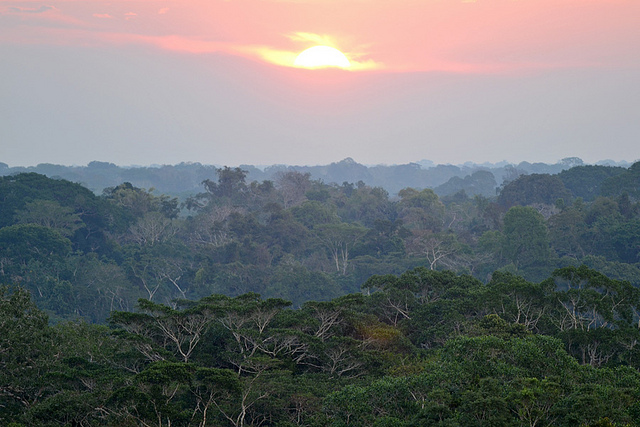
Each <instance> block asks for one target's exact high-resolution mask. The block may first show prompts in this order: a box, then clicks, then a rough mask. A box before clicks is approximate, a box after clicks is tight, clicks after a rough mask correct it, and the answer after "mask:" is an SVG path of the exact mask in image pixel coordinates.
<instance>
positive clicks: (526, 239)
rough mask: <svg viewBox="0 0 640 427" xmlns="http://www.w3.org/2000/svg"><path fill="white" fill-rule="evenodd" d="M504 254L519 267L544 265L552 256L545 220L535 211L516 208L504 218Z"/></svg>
mask: <svg viewBox="0 0 640 427" xmlns="http://www.w3.org/2000/svg"><path fill="white" fill-rule="evenodd" d="M503 254H504V256H505V257H506V258H507V259H509V260H510V261H512V262H513V263H514V264H515V265H516V266H517V267H523V268H524V267H529V266H533V265H543V264H544V263H545V262H547V260H548V259H549V256H550V250H549V237H548V232H547V226H546V224H545V222H544V218H543V217H542V215H541V214H539V213H538V212H537V211H536V210H535V209H533V208H531V207H526V206H514V207H512V208H511V209H509V210H508V211H507V213H506V214H505V216H504V241H503Z"/></svg>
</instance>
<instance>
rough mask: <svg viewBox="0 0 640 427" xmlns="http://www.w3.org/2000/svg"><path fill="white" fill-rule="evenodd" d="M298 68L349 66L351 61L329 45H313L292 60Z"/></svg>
mask: <svg viewBox="0 0 640 427" xmlns="http://www.w3.org/2000/svg"><path fill="white" fill-rule="evenodd" d="M293 66H294V67H299V68H329V67H337V68H349V67H351V63H350V62H349V60H348V59H347V57H346V56H345V55H344V53H342V52H340V51H339V50H338V49H336V48H334V47H330V46H314V47H310V48H309V49H307V50H304V51H302V52H301V53H300V54H299V55H298V56H297V57H296V60H295V61H294V62H293Z"/></svg>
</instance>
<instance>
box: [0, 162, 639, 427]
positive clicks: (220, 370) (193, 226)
mask: <svg viewBox="0 0 640 427" xmlns="http://www.w3.org/2000/svg"><path fill="white" fill-rule="evenodd" d="M213 173H214V174H212V175H211V176H209V177H204V178H203V180H202V187H201V190H200V192H199V193H198V194H193V195H191V196H190V197H185V198H183V199H182V200H179V199H178V198H176V197H174V196H170V195H169V196H168V195H164V194H156V193H155V191H154V190H152V189H145V188H139V187H136V186H134V185H132V184H130V183H129V182H124V183H118V184H117V185H113V186H111V187H108V188H105V189H104V190H103V191H102V193H101V194H100V195H96V194H95V193H94V192H92V191H90V190H89V189H87V188H86V187H83V186H81V185H79V184H75V183H72V182H70V181H66V180H63V179H51V178H47V177H46V176H43V175H40V174H36V173H21V174H15V175H7V176H4V177H1V178H0V201H1V203H2V204H1V210H0V283H2V284H3V287H2V288H1V289H2V290H1V291H0V364H1V366H2V369H1V371H0V376H1V378H0V422H2V423H4V424H7V423H9V422H13V423H15V424H14V426H19V425H77V426H91V425H122V426H129V425H154V426H165V425H166V426H168V425H174V426H176V425H203V426H204V425H216V426H220V425H233V426H241V425H255V426H257V425H264V426H268V425H279V426H288V425H317V426H325V425H326V426H328V425H333V426H341V425H377V426H409V425H443V426H453V425H464V426H470V425H500V426H502V425H530V426H535V425H567V426H569V425H581V424H582V425H593V426H595V425H637V424H638V423H640V404H638V403H637V402H638V401H640V399H639V397H640V396H638V393H640V374H639V373H638V370H637V369H638V368H639V367H640V358H639V357H640V354H639V353H638V346H637V341H638V328H639V327H640V318H639V312H638V309H640V290H639V288H638V285H640V202H639V201H640V162H639V163H636V164H633V165H631V166H630V167H629V168H623V167H619V166H603V165H600V166H585V165H582V166H576V167H572V168H568V169H563V170H562V171H561V172H559V173H556V174H546V173H531V174H518V173H514V174H513V176H512V177H511V178H512V179H505V180H504V181H503V182H502V184H501V185H500V186H499V188H498V192H497V194H496V192H495V191H494V192H493V194H496V195H495V196H494V195H491V196H489V195H488V194H489V193H487V192H486V191H475V189H478V188H480V187H482V186H485V187H490V186H492V185H493V186H494V187H495V186H496V185H497V183H496V181H495V179H494V177H493V175H492V174H491V173H490V172H487V171H476V172H473V173H472V174H470V175H468V176H466V177H464V178H457V179H453V178H452V179H449V180H448V181H447V184H448V185H450V187H451V189H450V190H447V191H438V192H436V191H435V190H437V189H429V188H411V187H407V188H402V189H400V190H399V191H398V192H397V195H395V194H394V195H393V196H390V194H389V192H388V191H387V190H386V189H384V188H382V187H380V186H371V185H369V184H367V183H365V182H364V181H357V182H348V181H345V182H343V183H342V184H326V183H325V182H324V181H323V180H320V179H313V177H312V175H311V173H309V172H304V173H303V172H300V171H296V170H286V169H285V170H281V171H279V172H278V173H277V174H275V175H274V179H273V180H262V181H257V180H253V181H249V180H248V179H247V176H248V172H247V171H246V170H244V169H241V168H228V167H224V168H219V169H215V171H213ZM490 175H491V176H490ZM482 188H484V187H482ZM440 190H441V189H440ZM444 194H446V195H444Z"/></svg>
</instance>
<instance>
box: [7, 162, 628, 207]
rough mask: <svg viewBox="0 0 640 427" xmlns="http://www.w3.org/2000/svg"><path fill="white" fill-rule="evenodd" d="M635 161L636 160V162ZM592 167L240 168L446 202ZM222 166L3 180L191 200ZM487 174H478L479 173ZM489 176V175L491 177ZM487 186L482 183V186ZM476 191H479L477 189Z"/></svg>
mask: <svg viewBox="0 0 640 427" xmlns="http://www.w3.org/2000/svg"><path fill="white" fill-rule="evenodd" d="M632 160H633V159H632ZM632 163H633V162H627V161H614V160H602V161H599V162H597V163H596V165H602V166H619V167H623V168H627V167H629V166H630V165H631V164H632ZM585 164H586V163H585V162H583V161H582V160H581V159H580V158H579V157H568V158H564V159H562V160H559V161H558V162H556V163H555V164H548V163H530V162H527V161H523V162H520V163H518V164H514V163H509V162H507V161H501V162H496V163H487V162H485V163H480V164H478V163H474V162H466V163H464V164H458V165H453V164H435V163H434V162H432V161H430V160H420V161H417V162H415V163H408V164H401V165H363V164H360V163H358V162H356V161H355V160H353V159H352V158H346V159H344V160H341V161H339V162H334V163H331V164H328V165H316V166H294V165H284V164H276V165H268V166H265V165H246V164H242V165H239V167H240V168H241V169H243V170H245V171H246V172H247V180H248V181H264V180H274V178H275V177H276V175H277V174H278V173H282V172H288V171H296V172H300V173H309V174H310V175H311V179H315V180H322V182H324V183H326V184H331V183H336V184H342V183H343V182H348V183H352V184H355V183H357V182H358V181H362V182H364V183H365V184H367V185H370V186H377V187H381V188H384V189H385V190H387V191H389V192H390V193H391V194H395V193H397V192H398V191H399V190H401V189H403V188H407V187H411V188H419V189H422V188H433V189H434V190H435V192H436V194H438V195H439V196H446V195H449V194H453V193H456V192H457V191H460V190H462V189H464V190H465V191H466V193H467V195H469V196H473V195H475V194H481V195H483V196H485V197H490V196H495V195H496V188H497V187H499V186H500V185H502V184H503V183H504V182H505V181H511V180H513V179H515V178H517V177H518V176H519V175H523V174H532V173H546V174H557V173H560V172H561V171H563V170H566V169H569V168H571V167H574V166H582V165H585ZM220 167H221V165H205V164H201V163H198V162H188V163H179V164H176V165H151V166H137V165H136V166H118V165H115V164H113V163H109V162H101V161H93V162H90V163H89V164H88V165H87V166H63V165H56V164H51V163H41V164H38V165H37V166H9V165H7V164H6V163H2V162H0V176H3V175H13V174H16V173H23V172H36V173H40V174H43V175H46V176H48V177H50V178H52V177H55V178H62V179H66V180H68V181H71V182H77V183H80V184H82V185H84V186H85V187H87V188H89V189H90V190H91V191H93V192H95V193H97V194H99V193H100V192H102V190H103V189H104V188H106V187H113V186H117V185H119V184H121V183H122V182H130V183H131V184H133V185H134V186H136V187H140V188H147V189H149V188H153V189H154V190H155V191H156V192H158V193H161V194H170V195H174V196H184V197H186V196H188V195H190V194H193V193H197V192H199V191H201V190H202V182H203V181H204V180H205V179H211V178H212V177H214V176H215V174H216V170H217V169H219V168H220ZM483 171H484V172H485V173H484V174H483V173H480V174H477V172H483ZM486 172H489V173H490V175H489V174H486ZM477 181H481V182H477ZM472 187H473V188H472Z"/></svg>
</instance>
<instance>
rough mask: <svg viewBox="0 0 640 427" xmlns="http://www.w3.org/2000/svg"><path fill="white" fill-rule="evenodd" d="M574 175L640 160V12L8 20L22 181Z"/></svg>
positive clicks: (88, 3) (372, 0)
mask: <svg viewBox="0 0 640 427" xmlns="http://www.w3.org/2000/svg"><path fill="white" fill-rule="evenodd" d="M315 45H329V46H332V47H335V48H337V49H339V50H340V51H342V52H343V53H344V54H345V55H346V56H347V58H348V59H349V60H350V62H351V64H352V67H351V68H350V69H348V70H342V69H335V68H334V69H323V70H308V69H300V68H294V67H293V61H294V59H295V57H296V55H297V54H298V53H299V52H301V51H303V50H305V49H306V48H309V47H312V46H315ZM569 156H578V157H581V158H582V159H584V160H585V161H587V162H595V161H597V160H602V159H614V160H628V161H633V160H636V159H638V158H640V1H639V0H476V1H473V0H226V1H224V0H179V1H157V0H139V1H136V0H127V1H123V0H111V1H95V0H79V1H72V0H64V1H43V2H42V1H5V0H0V162H5V163H8V164H9V165H11V166H18V165H25V166H26V165H35V164H37V163H59V164H80V165H81V164H86V163H88V162H89V161H92V160H100V161H109V162H114V163H117V164H120V165H132V164H139V165H144V164H154V163H156V164H157V163H170V164H174V163H179V162H182V161H197V162H201V163H207V164H226V165H238V164H241V163H247V164H274V163H288V164H322V163H330V162H333V161H338V160H341V159H343V158H345V157H352V158H354V159H355V160H356V161H358V162H361V163H367V164H376V163H406V162H410V161H416V160H420V159H430V160H433V161H435V162H438V163H462V162H465V161H475V162H483V161H492V162H497V161H500V160H509V161H514V162H519V161H522V160H527V161H545V162H555V161H556V160H558V159H561V158H563V157H569Z"/></svg>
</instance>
